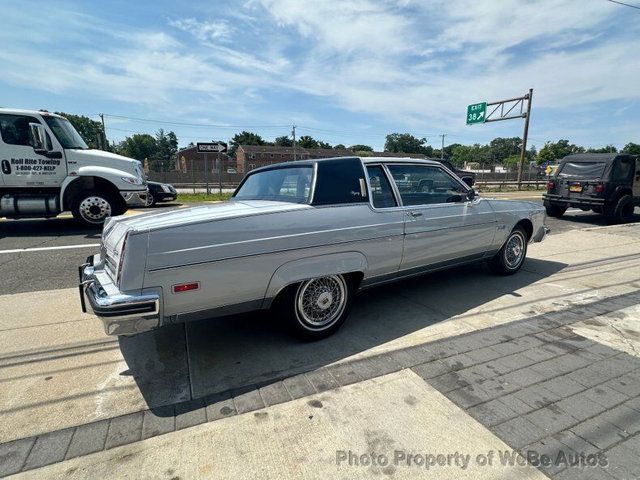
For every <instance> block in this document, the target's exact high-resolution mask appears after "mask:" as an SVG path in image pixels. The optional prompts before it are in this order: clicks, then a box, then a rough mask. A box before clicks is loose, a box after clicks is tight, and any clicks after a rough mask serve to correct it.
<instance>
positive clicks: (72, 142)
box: [44, 115, 89, 150]
mask: <svg viewBox="0 0 640 480" xmlns="http://www.w3.org/2000/svg"><path fill="white" fill-rule="evenodd" d="M44 121H45V122H47V125H49V128H50V129H51V130H53V134H54V135H55V136H56V138H57V139H58V141H59V142H60V145H62V148H79V149H82V150H86V149H88V148H89V147H88V146H87V144H86V143H84V140H83V139H82V137H81V136H80V134H79V133H78V132H77V131H76V129H75V128H73V125H71V122H69V120H67V119H65V118H58V117H49V116H46V115H44Z"/></svg>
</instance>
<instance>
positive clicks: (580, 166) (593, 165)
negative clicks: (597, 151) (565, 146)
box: [558, 162, 606, 178]
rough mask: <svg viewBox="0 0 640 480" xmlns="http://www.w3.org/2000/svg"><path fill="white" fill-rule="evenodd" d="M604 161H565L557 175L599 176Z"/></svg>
mask: <svg viewBox="0 0 640 480" xmlns="http://www.w3.org/2000/svg"><path fill="white" fill-rule="evenodd" d="M605 166H606V163H605V162H566V163H565V164H564V165H562V166H561V167H560V170H559V171H558V176H559V177H575V178H601V177H602V174H603V173H604V167H605Z"/></svg>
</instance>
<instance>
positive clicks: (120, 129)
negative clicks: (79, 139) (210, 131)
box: [109, 127, 211, 141]
mask: <svg viewBox="0 0 640 480" xmlns="http://www.w3.org/2000/svg"><path fill="white" fill-rule="evenodd" d="M109 130H110V131H111V130H115V131H117V132H124V133H144V134H147V135H151V134H150V133H147V132H143V131H140V130H127V129H124V128H116V127H109ZM180 136H181V137H186V138H194V139H197V140H209V141H211V137H196V136H193V135H188V134H180Z"/></svg>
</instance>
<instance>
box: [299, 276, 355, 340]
mask: <svg viewBox="0 0 640 480" xmlns="http://www.w3.org/2000/svg"><path fill="white" fill-rule="evenodd" d="M346 300H347V286H346V283H345V281H344V279H343V278H342V277H341V276H340V275H329V276H326V277H319V278H313V279H311V280H307V281H306V282H304V283H302V284H301V285H300V286H299V287H298V291H297V294H296V315H297V317H298V319H299V320H300V322H301V323H303V324H304V326H305V327H306V328H310V329H318V328H326V327H328V326H330V325H331V324H332V323H334V322H335V321H336V320H337V319H338V318H340V315H342V312H344V309H345V306H346Z"/></svg>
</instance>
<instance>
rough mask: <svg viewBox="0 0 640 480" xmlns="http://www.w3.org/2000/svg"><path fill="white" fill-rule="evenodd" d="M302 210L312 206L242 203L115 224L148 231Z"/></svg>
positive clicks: (130, 218) (154, 214)
mask: <svg viewBox="0 0 640 480" xmlns="http://www.w3.org/2000/svg"><path fill="white" fill-rule="evenodd" d="M305 208H312V207H311V206H310V205H307V204H300V203H288V202H273V201H265V200H242V201H230V202H222V203H215V204H211V205H202V206H197V207H190V208H177V209H174V210H169V211H164V212H150V213H143V214H140V215H135V216H128V217H119V218H118V219H117V222H118V224H119V225H120V224H121V225H123V226H126V227H127V228H128V229H132V230H136V231H149V230H157V229H160V228H169V227H174V226H177V225H187V224H192V223H199V222H206V221H217V220H225V219H228V218H237V217H243V216H249V215H255V214H260V213H274V212H286V211H293V210H300V209H305Z"/></svg>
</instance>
